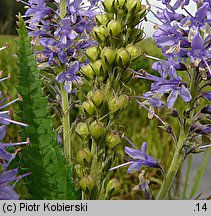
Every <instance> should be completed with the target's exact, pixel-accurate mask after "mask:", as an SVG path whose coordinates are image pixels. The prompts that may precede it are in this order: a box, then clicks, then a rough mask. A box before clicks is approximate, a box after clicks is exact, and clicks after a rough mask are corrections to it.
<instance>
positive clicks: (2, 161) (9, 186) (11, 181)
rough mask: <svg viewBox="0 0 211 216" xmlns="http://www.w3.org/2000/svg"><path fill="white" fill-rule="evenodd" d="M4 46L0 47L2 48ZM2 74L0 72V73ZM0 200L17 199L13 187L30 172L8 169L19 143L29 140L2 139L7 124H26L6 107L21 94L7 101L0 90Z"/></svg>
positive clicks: (27, 142)
mask: <svg viewBox="0 0 211 216" xmlns="http://www.w3.org/2000/svg"><path fill="white" fill-rule="evenodd" d="M4 48H6V47H2V48H0V50H3V49H4ZM1 75H2V74H1ZM9 78H10V75H8V76H7V77H4V78H0V82H2V81H4V80H7V79H9ZM0 98H1V101H0V124H1V126H0V200H16V199H19V195H18V194H17V192H16V191H15V190H14V187H15V185H16V183H17V182H18V180H19V179H21V178H23V177H24V176H27V175H29V174H30V173H27V174H23V175H18V168H14V169H10V168H9V166H10V163H11V161H12V160H13V159H15V157H16V155H17V154H18V153H19V152H20V151H21V148H20V146H21V145H29V143H30V141H29V139H28V138H27V139H26V141H25V142H17V143H4V142H3V139H4V138H5V136H6V133H7V125H10V124H16V125H20V126H23V127H26V126H27V124H24V123H21V122H17V121H14V120H12V119H11V116H10V115H11V114H12V109H10V110H5V109H7V108H8V107H9V106H10V105H11V104H13V103H15V102H17V101H19V100H22V98H21V96H19V97H18V98H17V99H15V100H12V101H9V102H7V100H8V97H3V94H2V92H1V91H0ZM14 146H16V147H18V148H17V149H16V150H15V152H13V153H12V152H11V151H8V147H14Z"/></svg>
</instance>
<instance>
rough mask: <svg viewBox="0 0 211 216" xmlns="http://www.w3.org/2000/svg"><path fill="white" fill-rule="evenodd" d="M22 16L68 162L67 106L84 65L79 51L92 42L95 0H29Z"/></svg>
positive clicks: (68, 128)
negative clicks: (35, 54)
mask: <svg viewBox="0 0 211 216" xmlns="http://www.w3.org/2000/svg"><path fill="white" fill-rule="evenodd" d="M21 2H23V3H24V4H26V8H27V10H26V13H25V16H26V17H27V18H28V19H27V20H26V22H27V23H28V29H29V35H30V36H32V37H33V44H34V45H35V46H38V47H39V49H38V50H39V51H38V52H37V61H38V62H39V63H40V64H39V67H41V68H43V69H46V70H45V71H47V73H44V74H43V77H44V78H45V80H46V85H48V86H49V87H50V88H51V91H52V92H53V98H51V102H53V103H52V108H53V109H54V110H55V113H56V114H59V117H60V118H61V124H62V126H61V127H60V128H58V133H61V132H63V144H64V152H65V157H66V159H67V161H69V162H70V163H71V123H70V116H69V115H70V114H69V111H70V108H71V107H73V106H74V104H75V102H74V101H73V95H74V94H75V90H74V86H73V84H80V77H79V76H78V74H77V72H78V71H79V68H80V67H81V66H82V65H83V64H86V58H84V52H83V50H84V49H85V48H87V47H89V46H91V45H92V44H93V40H92V38H91V37H90V34H89V32H90V30H91V29H92V28H93V25H94V23H93V17H94V16H95V15H96V13H97V11H96V8H97V7H96V4H97V2H98V0H89V1H88V3H89V4H86V5H85V4H84V2H83V1H82V0H74V1H70V0H53V1H52V0H29V1H28V2H24V1H21Z"/></svg>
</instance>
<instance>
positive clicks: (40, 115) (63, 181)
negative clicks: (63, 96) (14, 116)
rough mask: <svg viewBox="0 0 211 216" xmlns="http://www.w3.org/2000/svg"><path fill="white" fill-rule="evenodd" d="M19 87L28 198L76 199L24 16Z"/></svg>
mask: <svg viewBox="0 0 211 216" xmlns="http://www.w3.org/2000/svg"><path fill="white" fill-rule="evenodd" d="M18 25H19V29H18V34H19V42H18V47H19V49H18V58H19V87H18V91H19V93H20V94H21V95H22V97H23V101H22V102H20V103H19V105H20V109H21V111H20V112H19V116H20V120H21V121H22V122H24V123H27V124H29V126H28V127H26V128H23V131H22V132H21V135H22V137H23V139H25V138H26V137H29V138H30V141H31V144H30V146H29V147H27V148H24V149H23V151H22V155H23V156H22V160H21V166H22V168H24V169H27V170H28V171H29V172H32V174H31V175H29V176H28V177H27V185H28V189H29V192H30V197H29V198H30V199H35V200H36V199H78V198H79V197H78V196H77V193H76V191H75V189H74V183H73V179H72V168H71V167H70V166H67V165H66V161H65V159H64V156H63V152H62V149H61V148H60V147H58V144H57V138H56V134H55V133H54V131H53V130H52V120H51V117H50V116H49V113H48V101H47V98H46V97H45V96H44V95H43V90H42V83H41V80H40V79H39V73H40V71H39V69H38V68H37V63H36V59H35V55H34V54H33V51H32V47H31V44H30V38H29V37H28V35H27V30H26V27H25V24H24V21H23V19H22V18H21V16H19V24H18Z"/></svg>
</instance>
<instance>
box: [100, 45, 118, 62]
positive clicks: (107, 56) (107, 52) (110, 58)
mask: <svg viewBox="0 0 211 216" xmlns="http://www.w3.org/2000/svg"><path fill="white" fill-rule="evenodd" d="M115 56H116V54H115V51H114V50H113V49H112V48H108V47H104V48H103V50H102V52H101V58H102V59H103V61H104V62H105V63H106V64H112V63H113V62H114V59H115Z"/></svg>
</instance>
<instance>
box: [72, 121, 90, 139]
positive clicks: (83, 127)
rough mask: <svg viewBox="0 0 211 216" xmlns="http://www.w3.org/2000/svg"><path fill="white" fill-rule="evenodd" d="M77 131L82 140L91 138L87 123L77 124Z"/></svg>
mask: <svg viewBox="0 0 211 216" xmlns="http://www.w3.org/2000/svg"><path fill="white" fill-rule="evenodd" d="M75 131H76V133H77V134H79V135H80V136H81V137H82V138H86V137H88V136H89V129H88V126H87V124H86V123H85V122H80V123H79V124H77V126H76V129H75Z"/></svg>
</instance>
